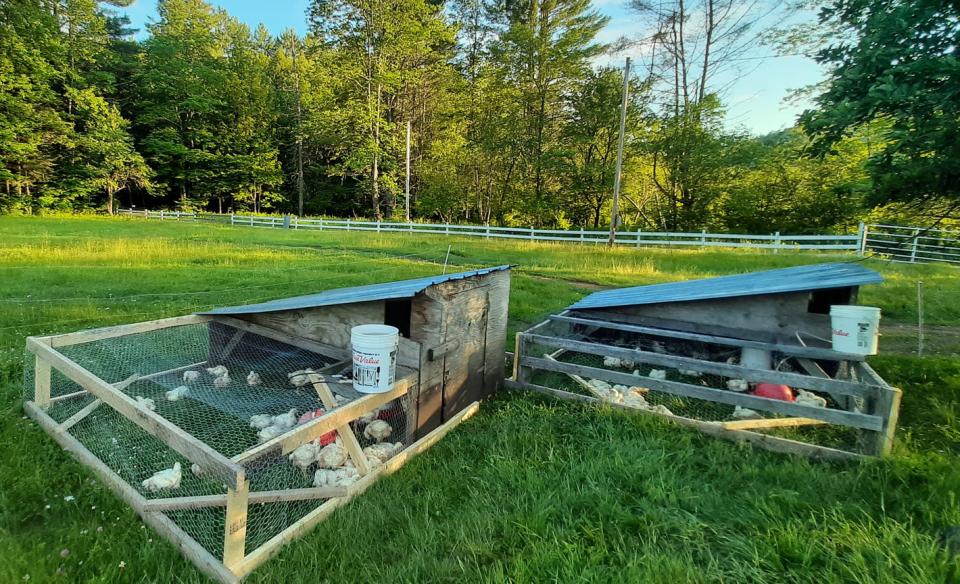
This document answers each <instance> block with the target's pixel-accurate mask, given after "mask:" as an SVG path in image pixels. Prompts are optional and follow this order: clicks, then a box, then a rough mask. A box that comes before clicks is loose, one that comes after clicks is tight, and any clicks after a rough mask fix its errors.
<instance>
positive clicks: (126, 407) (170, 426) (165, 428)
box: [27, 339, 244, 488]
mask: <svg viewBox="0 0 960 584" xmlns="http://www.w3.org/2000/svg"><path fill="white" fill-rule="evenodd" d="M27 349H29V350H30V351H33V352H34V353H35V354H37V355H38V356H42V357H43V359H44V360H46V361H48V362H49V363H50V364H51V366H53V367H56V369H57V371H59V372H61V373H63V374H64V375H66V376H67V377H68V378H70V379H71V380H73V381H74V382H75V383H77V384H79V385H80V386H81V387H83V388H85V389H86V390H87V391H89V392H90V393H91V394H93V395H95V396H96V397H98V398H100V399H101V400H103V402H104V403H105V404H107V405H108V406H110V407H111V408H113V409H114V410H116V411H117V413H119V414H120V415H122V416H123V417H125V418H127V419H128V420H130V421H131V422H133V423H134V424H136V425H137V426H139V427H140V428H142V429H143V430H144V431H145V432H147V433H148V434H150V435H151V436H154V437H156V438H157V439H158V440H160V441H161V442H163V443H164V444H166V445H167V446H169V447H170V448H172V449H173V450H176V451H177V452H179V453H180V454H181V455H183V456H184V457H186V458H187V459H188V460H190V461H191V462H195V463H197V464H199V465H200V466H201V467H203V468H204V469H207V470H208V471H209V472H211V473H213V474H214V475H215V476H216V477H217V478H218V479H221V480H222V481H223V482H225V483H226V484H227V485H228V486H230V487H232V488H236V487H237V486H238V485H239V483H240V482H241V481H242V480H243V475H244V469H243V467H242V466H240V465H239V464H237V463H235V462H233V461H231V460H230V459H229V458H227V457H226V456H224V455H222V454H220V453H219V452H217V451H216V450H214V449H213V448H211V447H209V446H207V445H206V444H205V443H204V442H202V441H201V440H199V439H197V438H195V437H193V436H191V435H190V434H189V433H188V432H186V431H184V430H183V429H181V428H180V427H178V426H177V425H176V424H174V423H172V422H170V421H168V420H167V419H165V418H163V417H162V416H160V415H159V414H157V413H156V412H153V411H151V410H148V409H146V408H143V407H141V406H140V405H139V404H138V403H137V401H136V400H134V399H133V398H131V397H130V396H128V395H127V394H125V393H123V392H122V391H120V390H118V389H117V388H116V387H114V386H113V385H111V384H109V383H107V382H105V381H103V380H102V379H100V378H99V377H97V376H96V375H94V374H92V373H90V372H89V371H87V370H86V369H84V368H83V367H81V366H80V365H78V364H77V363H75V362H74V361H72V360H70V359H69V358H67V357H65V356H64V355H62V354H60V353H59V352H57V351H55V350H54V349H51V348H50V347H48V346H47V345H44V344H42V343H38V342H35V341H32V339H27Z"/></svg>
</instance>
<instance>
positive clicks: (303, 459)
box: [135, 365, 403, 493]
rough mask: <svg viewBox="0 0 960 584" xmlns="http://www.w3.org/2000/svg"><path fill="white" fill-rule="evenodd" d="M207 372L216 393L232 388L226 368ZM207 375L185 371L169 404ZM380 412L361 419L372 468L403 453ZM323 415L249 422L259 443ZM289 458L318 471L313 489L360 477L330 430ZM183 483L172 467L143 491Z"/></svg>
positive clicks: (300, 381) (293, 378)
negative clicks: (367, 442) (379, 417)
mask: <svg viewBox="0 0 960 584" xmlns="http://www.w3.org/2000/svg"><path fill="white" fill-rule="evenodd" d="M206 372H207V374H209V375H210V376H212V377H213V386H214V387H216V388H224V387H227V386H228V385H230V383H231V379H230V372H229V370H228V369H227V368H226V367H225V366H223V365H217V366H215V367H209V368H206ZM314 374H316V371H314V370H313V369H301V370H298V371H294V372H292V373H290V374H288V375H287V377H288V380H289V382H290V384H291V385H293V386H294V387H302V386H304V385H306V384H307V383H308V382H309V381H310V376H311V375H314ZM202 376H203V373H202V372H201V371H197V370H190V371H185V372H184V373H183V383H184V385H180V386H178V387H176V388H174V389H172V390H170V391H168V392H166V394H165V397H166V399H167V401H171V402H173V401H177V400H180V399H183V398H185V397H187V396H188V395H189V394H190V384H194V383H196V382H198V381H199V380H200V379H201V377H202ZM246 382H247V385H249V386H257V385H261V384H262V383H263V379H262V378H261V376H260V375H259V374H258V373H257V372H256V371H251V372H250V373H249V374H248V375H247V378H246ZM334 398H335V400H336V402H337V406H338V407H339V406H340V405H343V404H344V403H346V402H347V401H349V400H348V399H347V398H346V397H344V396H341V395H338V394H335V395H334ZM135 399H136V401H137V403H138V404H139V405H140V406H141V407H143V408H146V409H148V410H151V411H153V410H155V409H156V403H155V402H154V400H153V399H151V398H146V397H143V396H135ZM380 411H381V410H380V409H376V410H373V411H370V412H367V413H366V414H364V415H363V416H361V417H360V418H359V419H358V422H359V423H360V424H361V425H362V426H363V427H364V431H363V436H364V438H366V439H367V440H368V441H370V442H372V444H371V445H369V446H367V447H366V448H364V449H363V454H364V456H366V459H367V464H368V466H370V467H371V468H373V467H375V466H378V465H381V464H383V463H384V462H386V461H387V460H389V459H390V458H391V457H393V456H394V455H395V454H397V453H398V452H400V451H401V450H403V443H402V442H393V443H391V442H388V441H387V439H388V438H389V437H390V435H391V434H392V433H393V427H391V426H390V424H389V423H388V422H386V421H385V420H381V419H378V415H379V414H380ZM324 413H325V412H324V410H323V409H318V410H314V411H308V412H306V413H304V414H303V415H302V416H300V417H298V416H297V410H296V409H295V408H293V409H290V410H289V411H286V412H283V413H280V414H269V413H263V414H256V415H253V416H251V417H250V427H251V428H253V429H255V430H257V438H258V440H259V441H260V442H261V443H262V442H266V441H268V440H272V439H273V438H276V437H278V436H281V435H282V434H284V433H286V432H288V431H289V430H291V429H293V428H294V427H296V426H297V425H299V424H303V423H306V422H308V421H310V420H312V419H313V418H315V417H317V416H320V415H322V414H324ZM288 459H289V461H290V463H291V464H293V465H294V466H296V467H297V468H299V469H300V470H301V471H302V472H303V473H304V474H307V473H309V471H310V470H311V469H312V468H313V467H314V466H316V472H315V473H314V477H313V484H314V485H315V486H317V487H346V486H348V485H350V484H352V483H353V482H355V481H356V480H357V479H359V478H360V475H359V473H358V472H357V469H356V467H355V465H354V463H353V461H352V460H351V459H350V456H349V453H348V452H347V450H346V448H344V446H343V443H342V442H341V439H340V437H339V436H338V435H337V434H336V431H331V432H330V433H329V434H327V435H324V436H322V437H321V438H319V439H317V440H314V441H313V442H308V443H307V444H304V445H302V446H300V447H299V448H297V449H296V450H294V451H293V452H292V453H290V455H289V456H288ZM191 471H192V472H193V474H194V475H196V476H201V475H202V474H203V471H202V469H201V468H200V467H199V466H198V465H196V464H194V465H193V466H192V467H191ZM181 478H182V472H181V466H180V463H179V462H178V463H175V464H174V465H173V467H172V468H165V469H163V470H160V471H157V472H156V473H154V474H153V475H152V476H150V477H149V478H147V479H146V480H144V481H143V482H142V483H141V485H142V487H143V489H144V491H146V492H150V493H155V492H158V491H163V490H172V489H177V488H179V487H180V481H181Z"/></svg>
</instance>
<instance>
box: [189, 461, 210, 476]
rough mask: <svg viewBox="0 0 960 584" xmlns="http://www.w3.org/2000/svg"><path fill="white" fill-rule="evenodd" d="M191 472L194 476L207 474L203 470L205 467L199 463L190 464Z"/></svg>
mask: <svg viewBox="0 0 960 584" xmlns="http://www.w3.org/2000/svg"><path fill="white" fill-rule="evenodd" d="M190 472H191V473H193V476H195V477H202V476H203V475H205V474H207V473H205V472H204V471H203V468H201V467H200V465H199V464H197V463H193V464H191V465H190Z"/></svg>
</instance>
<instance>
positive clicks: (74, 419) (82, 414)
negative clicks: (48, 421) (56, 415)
mask: <svg viewBox="0 0 960 584" xmlns="http://www.w3.org/2000/svg"><path fill="white" fill-rule="evenodd" d="M102 403H103V402H102V401H101V400H100V398H95V399H94V400H93V401H92V402H90V403H89V404H87V405H86V406H84V408H83V409H82V410H80V411H79V412H77V413H75V414H73V415H72V416H70V417H69V418H67V419H66V420H64V421H63V423H62V424H60V426H59V427H58V428H57V432H66V431H67V430H69V429H70V428H72V427H74V426H76V425H77V424H78V423H79V422H80V420H82V419H84V418H86V417H87V416H89V415H90V414H92V413H93V411H94V410H96V409H97V408H99V407H100V404H102Z"/></svg>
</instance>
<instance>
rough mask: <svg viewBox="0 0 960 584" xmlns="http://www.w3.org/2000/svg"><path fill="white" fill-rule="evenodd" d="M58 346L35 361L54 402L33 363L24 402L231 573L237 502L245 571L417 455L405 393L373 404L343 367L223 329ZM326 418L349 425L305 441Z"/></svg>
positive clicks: (214, 326)
mask: <svg viewBox="0 0 960 584" xmlns="http://www.w3.org/2000/svg"><path fill="white" fill-rule="evenodd" d="M93 336H94V337H96V336H97V335H93ZM60 343H61V346H57V348H56V351H52V350H50V349H44V350H45V351H49V353H44V350H41V351H40V352H38V356H39V355H45V356H46V358H51V359H54V367H53V368H52V369H50V371H49V374H48V375H49V384H48V385H49V387H48V388H46V389H44V390H43V391H42V393H44V394H46V393H49V396H47V395H42V396H41V391H40V389H39V388H41V387H42V386H43V383H44V379H43V377H44V376H45V375H47V374H46V373H44V372H43V371H40V370H39V369H38V368H37V367H36V366H35V361H36V360H35V358H34V356H33V355H32V354H28V355H27V367H25V371H26V373H25V375H24V394H25V401H26V402H27V403H28V405H29V404H34V405H36V402H34V400H38V401H39V402H41V403H40V404H39V405H40V406H41V407H42V411H43V417H44V418H45V419H47V420H49V423H50V424H53V425H54V426H55V428H53V431H54V432H57V433H61V434H62V435H68V436H69V437H70V438H71V439H73V440H75V441H76V442H77V443H78V444H79V445H80V446H82V448H83V449H84V450H85V451H86V452H89V453H90V454H92V456H93V457H95V458H96V460H97V463H98V464H100V463H102V464H103V465H104V466H105V467H106V468H108V469H109V472H110V473H112V474H114V475H116V477H118V478H119V480H121V481H122V482H123V483H125V484H126V485H129V488H130V489H132V490H133V491H135V492H136V493H137V494H138V496H139V497H142V501H143V506H144V508H145V509H146V510H148V511H156V512H158V513H161V512H162V513H164V514H165V515H166V517H168V518H169V519H170V520H172V521H173V523H174V524H175V525H176V526H177V527H178V528H179V529H180V530H182V532H183V533H185V534H186V536H188V537H189V538H191V539H192V540H193V541H194V542H196V544H198V545H199V546H200V547H202V548H203V549H204V550H205V551H206V552H207V553H209V554H211V555H212V556H213V557H215V558H221V557H223V558H224V563H226V558H228V557H229V556H231V553H233V552H231V550H229V549H227V547H228V546H229V545H231V544H229V536H225V530H226V532H227V533H229V531H230V529H227V528H228V527H231V524H230V517H231V516H230V514H231V513H234V514H235V515H236V514H237V511H236V509H235V510H234V511H233V512H231V511H230V504H231V503H230V501H232V500H238V501H240V502H239V503H238V505H239V507H237V509H240V510H241V512H240V513H239V515H240V519H237V518H236V517H234V519H235V520H237V521H238V525H240V528H239V529H242V530H243V532H242V533H243V537H242V538H241V541H240V544H239V548H238V549H239V550H240V552H239V554H240V555H239V557H240V558H242V557H243V553H244V549H245V550H246V552H247V553H249V552H250V551H251V550H254V549H256V548H257V547H259V546H261V545H263V544H264V543H266V542H268V541H271V540H272V539H274V538H276V537H277V536H278V535H280V534H282V533H283V532H284V530H286V529H287V528H289V527H290V526H292V525H294V524H296V523H297V522H298V521H300V520H301V519H303V518H304V517H307V516H308V515H309V514H310V513H311V512H313V511H315V510H316V509H317V508H318V507H319V506H320V505H322V504H323V503H324V502H325V501H327V500H329V499H331V498H333V497H344V496H347V495H348V493H349V492H350V491H349V487H351V485H353V484H355V483H357V481H359V480H360V479H361V478H362V477H363V476H364V475H366V474H368V473H375V472H376V471H377V469H379V468H381V467H382V466H383V465H385V464H386V463H387V462H388V461H390V460H391V459H392V458H393V457H395V456H396V455H397V454H399V453H400V452H401V451H403V450H404V449H405V448H407V447H408V446H410V445H411V443H412V442H413V434H414V432H413V431H414V428H413V427H412V424H411V423H410V422H409V421H410V420H415V419H416V416H415V413H414V412H412V411H411V407H412V405H413V402H412V401H411V399H410V398H409V397H408V395H407V394H406V393H405V391H397V392H396V394H395V395H397V396H399V397H393V394H391V395H388V396H385V397H384V398H380V399H379V400H378V401H370V398H371V397H375V396H367V397H365V396H364V395H361V394H359V393H357V392H356V391H355V390H354V389H353V386H352V383H351V382H350V381H349V379H347V378H346V375H348V374H349V372H350V368H349V367H348V363H346V362H343V361H339V360H337V359H336V358H332V357H329V356H326V355H323V354H320V353H317V352H314V351H308V350H305V349H302V348H300V347H296V346H294V345H292V344H289V343H284V342H281V341H278V340H276V339H274V338H268V337H266V336H262V335H260V334H257V333H254V332H250V331H248V330H242V329H239V328H235V327H233V326H230V325H227V324H223V323H220V322H216V321H209V322H200V323H196V324H186V325H181V326H171V327H166V328H159V329H156V330H149V331H145V332H135V333H132V334H124V335H122V336H113V337H107V338H94V339H92V340H90V341H89V342H76V343H73V344H72V343H71V342H70V341H61V342H60ZM28 346H29V344H28ZM48 346H49V345H48ZM64 357H65V359H63V358H64ZM57 359H61V361H57ZM36 362H41V361H36ZM58 365H59V367H62V368H63V369H64V371H60V369H59V368H58ZM78 371H79V372H81V373H80V374H78V373H77V372H78ZM74 379H76V380H77V381H75V380H74ZM78 381H80V382H83V381H85V385H84V384H81V383H79V382H78ZM405 387H409V386H405ZM94 390H95V391H94ZM110 395H114V396H119V397H113V398H110V399H108V397H109V396H110ZM355 402H357V403H356V406H357V407H356V408H354V410H350V411H355V412H356V413H352V414H350V415H346V416H340V417H339V418H338V417H337V415H338V414H337V411H338V410H340V411H341V412H343V411H344V410H341V408H346V407H348V406H349V407H353V404H354V403H355ZM366 403H370V404H371V405H370V406H369V407H367V406H365V405H364V404H366ZM129 404H135V406H133V405H129ZM377 404H379V405H377ZM330 416H333V417H332V418H331V417H330ZM328 418H329V419H330V420H333V419H337V420H339V419H341V418H342V419H343V421H342V422H339V421H338V422H333V421H330V422H328V423H327V425H326V426H324V428H326V427H329V428H330V429H329V430H326V431H322V432H317V434H318V435H316V436H314V435H312V434H311V435H310V436H309V437H308V438H301V436H307V433H306V432H305V430H308V429H309V428H310V427H311V426H314V425H316V423H317V422H323V421H324V420H326V419H328ZM48 429H50V428H48ZM301 430H304V432H301ZM172 434H176V436H175V438H176V439H175V440H172V441H171V438H170V436H171V435H172ZM184 441H186V443H187V446H184ZM190 444H193V445H194V446H190ZM195 452H200V453H201V454H200V455H197V456H194V455H193V454H192V453H195ZM203 452H208V453H213V454H203ZM211 461H212V462H211ZM214 463H215V464H214ZM211 465H212V466H211ZM224 467H226V468H233V469H236V470H235V471H232V472H233V473H234V474H233V475H230V476H227V475H225V474H224V471H223V468H224ZM227 479H230V480H227ZM238 493H242V496H239V497H240V498H239V499H237V497H238ZM225 523H226V524H227V525H226V526H225ZM233 545H235V546H236V545H237V544H236V543H234V544H233ZM228 567H229V566H228Z"/></svg>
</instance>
